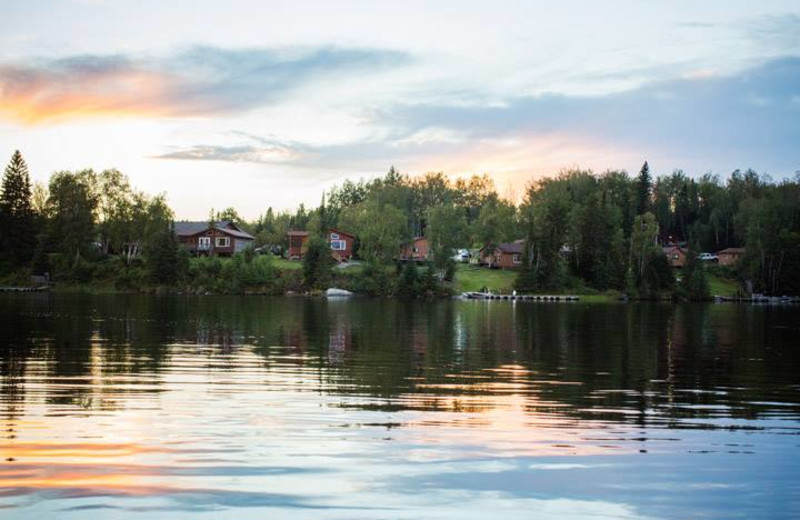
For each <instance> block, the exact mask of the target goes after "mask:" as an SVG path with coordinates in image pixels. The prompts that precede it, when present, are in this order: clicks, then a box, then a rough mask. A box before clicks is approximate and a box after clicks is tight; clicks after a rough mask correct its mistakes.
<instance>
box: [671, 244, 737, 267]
mask: <svg viewBox="0 0 800 520" xmlns="http://www.w3.org/2000/svg"><path fill="white" fill-rule="evenodd" d="M662 250H663V251H664V255H666V257H667V260H668V261H669V265H671V266H672V267H683V266H685V265H686V261H687V259H688V255H689V250H688V249H686V248H685V247H681V246H679V245H677V244H670V245H668V246H665V247H663V248H662ZM742 256H744V248H743V247H729V248H727V249H723V250H722V251H718V252H717V253H716V260H714V261H715V262H717V263H719V265H735V264H736V263H737V262H738V261H739V260H740V259H741V258H742Z"/></svg>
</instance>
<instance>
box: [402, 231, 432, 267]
mask: <svg viewBox="0 0 800 520" xmlns="http://www.w3.org/2000/svg"><path fill="white" fill-rule="evenodd" d="M428 251H429V248H428V239H427V237H416V238H415V239H414V240H412V241H411V242H410V243H408V244H403V246H402V247H400V260H405V261H409V260H411V261H414V262H423V261H425V260H427V259H428Z"/></svg>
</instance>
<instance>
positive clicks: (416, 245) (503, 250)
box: [175, 220, 744, 269]
mask: <svg viewBox="0 0 800 520" xmlns="http://www.w3.org/2000/svg"><path fill="white" fill-rule="evenodd" d="M175 234H176V235H177V237H178V240H179V242H180V244H181V245H182V246H183V247H185V248H186V249H187V250H189V251H190V252H191V253H193V254H197V255H203V254H212V253H213V254H216V255H221V256H230V255H233V254H234V253H238V252H240V251H244V250H245V249H246V248H248V247H251V246H252V245H253V244H254V243H255V237H254V236H253V235H251V234H249V233H247V232H246V231H244V230H243V229H241V228H240V227H239V226H238V225H236V224H235V223H234V222H231V221H228V220H222V221H219V222H216V223H214V224H211V223H209V222H176V223H175ZM287 235H288V239H289V249H288V251H287V253H288V258H289V259H290V260H300V259H302V258H303V256H305V254H306V251H307V250H308V239H309V236H310V235H309V233H308V232H307V231H289V232H288V233H287ZM325 240H326V241H327V243H328V244H329V246H330V251H331V256H332V257H333V258H334V259H335V260H336V261H339V262H344V261H348V260H350V259H352V257H353V251H354V249H355V242H356V236H355V235H354V234H352V233H349V232H347V231H343V230H341V229H336V228H330V229H328V230H327V232H326V234H325ZM524 247H525V241H524V240H523V239H520V240H514V241H513V242H505V243H502V244H498V245H491V246H486V247H484V248H482V249H480V250H479V251H477V254H475V255H474V256H473V258H472V259H471V260H472V261H473V262H474V263H478V264H480V265H485V266H487V267H491V268H500V269H514V268H516V267H520V266H521V265H522V253H523V248H524ZM663 251H664V255H666V257H667V259H668V260H669V263H670V265H671V266H672V267H683V266H684V265H686V261H687V255H688V253H689V251H688V250H687V249H686V248H683V247H681V246H679V245H677V244H672V245H669V246H666V247H664V248H663ZM429 255H430V247H429V245H428V239H427V238H426V237H416V238H414V239H413V240H412V241H411V242H409V243H407V244H404V245H403V246H402V247H401V248H400V251H399V254H398V259H399V260H401V261H414V262H424V261H427V260H428V258H429ZM743 255H744V248H741V247H729V248H727V249H723V250H722V251H719V252H717V254H716V257H717V260H716V261H718V262H719V264H720V265H734V264H735V263H737V262H738V261H739V259H740V258H741V257H742V256H743Z"/></svg>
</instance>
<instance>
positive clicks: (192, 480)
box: [0, 343, 798, 519]
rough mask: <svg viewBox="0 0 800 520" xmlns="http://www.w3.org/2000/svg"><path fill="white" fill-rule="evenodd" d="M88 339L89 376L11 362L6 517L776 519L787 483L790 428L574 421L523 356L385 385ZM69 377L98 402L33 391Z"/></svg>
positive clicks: (281, 352) (290, 366) (214, 351)
mask: <svg viewBox="0 0 800 520" xmlns="http://www.w3.org/2000/svg"><path fill="white" fill-rule="evenodd" d="M98 345H99V346H98ZM102 345H103V343H99V344H96V345H95V346H93V347H92V350H91V352H92V357H91V371H90V372H91V378H90V379H87V380H84V381H76V380H75V379H74V378H64V380H63V382H62V381H61V380H59V379H58V378H52V377H50V378H47V379H46V380H45V379H43V378H42V377H41V376H40V373H39V371H40V370H41V369H42V368H43V367H42V366H40V365H37V364H35V363H34V364H32V365H31V368H30V369H29V371H28V372H27V373H26V374H25V379H26V396H27V397H26V402H25V416H24V419H19V420H12V421H11V422H10V423H9V424H10V425H11V427H12V428H13V430H14V431H15V432H16V434H15V435H16V436H15V438H13V439H5V440H4V443H3V447H2V449H0V452H2V453H1V454H0V455H2V457H3V459H5V460H6V462H4V463H3V466H2V469H0V482H2V487H3V491H2V492H0V504H2V505H5V506H9V507H11V508H12V509H10V510H7V511H10V512H11V514H12V517H19V518H23V517H25V518H29V517H32V516H35V515H37V514H46V513H54V514H57V515H58V517H59V518H73V517H75V518H78V517H81V518H86V517H89V518H95V517H96V518H105V517H113V518H126V517H133V516H141V517H143V518H147V517H151V516H149V515H156V514H157V515H166V514H167V512H168V513H169V514H170V516H171V517H176V518H179V517H181V516H182V515H183V516H185V517H186V518H196V517H198V516H203V515H206V516H208V517H209V518H242V517H249V516H252V517H253V518H260V517H262V514H263V513H262V512H260V511H262V510H263V508H269V510H275V511H276V512H280V514H286V515H289V514H291V516H292V517H297V518H320V517H326V518H356V517H358V518H406V517H408V518H419V517H426V518H487V517H490V516H493V515H496V514H499V513H500V512H502V514H503V515H504V516H507V517H509V518H530V517H531V516H532V515H533V517H536V518H587V517H592V518H631V519H633V518H651V517H653V518H655V517H662V516H668V517H681V516H684V517H685V515H688V516H691V513H693V512H694V511H695V509H694V508H697V507H700V508H709V510H712V511H717V512H719V511H722V512H731V511H734V510H735V511H737V512H739V511H744V512H747V511H750V512H751V513H753V514H754V515H755V516H764V515H766V516H771V517H775V518H777V517H779V516H780V515H781V514H785V515H786V517H787V518H788V517H790V516H791V515H790V514H789V513H790V512H791V508H789V509H786V510H780V509H777V506H773V505H771V503H772V500H774V499H779V498H781V497H783V498H785V497H787V496H795V497H796V496H798V495H797V493H798V484H797V479H793V478H792V476H797V475H796V471H797V470H796V467H795V466H794V464H793V461H792V460H791V458H787V457H785V450H787V449H792V448H793V444H796V443H795V442H794V441H792V437H783V438H782V437H780V436H776V435H772V434H767V432H759V431H746V430H744V431H742V430H732V431H728V430H725V429H722V430H711V431H704V430H680V429H678V430H667V429H664V428H660V427H652V428H647V427H646V428H637V427H636V426H635V425H630V424H626V423H624V422H613V421H602V420H598V421H589V420H580V419H574V418H571V417H569V415H566V414H561V413H560V409H564V408H567V407H568V406H567V405H566V404H564V403H560V404H559V403H557V402H550V401H547V400H545V399H543V398H542V397H541V396H540V395H539V393H538V391H537V386H536V385H531V383H530V381H531V377H534V376H535V374H532V373H531V371H530V370H529V369H527V368H525V367H523V366H521V365H499V366H497V367H495V368H493V369H488V370H484V371H481V372H480V373H475V374H474V375H473V376H472V377H470V376H469V374H467V375H458V374H452V377H447V378H445V380H452V383H451V382H444V383H430V384H426V383H425V382H424V381H419V382H417V384H416V386H415V389H414V391H413V392H410V393H406V394H402V395H398V396H396V397H393V398H390V399H383V398H379V397H374V396H370V395H369V394H368V393H363V392H360V391H358V387H357V385H356V386H355V387H352V388H351V389H350V390H349V391H345V390H346V388H345V387H342V386H340V382H339V381H337V380H335V379H333V380H331V379H330V378H329V377H328V374H326V370H327V369H324V368H319V367H316V366H314V360H313V358H311V357H309V356H307V355H305V354H292V353H291V351H290V350H287V349H286V348H282V347H274V348H273V349H271V350H272V355H271V356H269V359H270V363H269V365H268V366H265V363H264V358H262V357H261V356H258V355H255V354H254V353H253V348H252V347H250V346H247V345H238V346H237V347H236V350H234V351H232V352H226V351H223V350H219V349H218V348H217V347H204V346H199V345H174V346H172V347H171V354H170V361H169V364H168V365H167V366H166V367H165V368H164V369H163V370H162V371H160V372H159V373H158V374H151V373H141V374H133V373H117V374H107V373H106V374H103V367H104V366H106V362H107V361H108V359H107V358H106V357H105V355H106V351H105V350H104V347H103V346H102ZM337 348H338V347H337ZM343 348H344V347H343ZM534 379H535V377H534ZM540 382H541V383H542V384H545V385H546V384H559V383H560V382H559V381H550V380H544V379H543V380H541V381H540ZM561 383H563V382H561ZM566 383H568V384H578V383H576V382H572V383H570V382H566ZM156 384H157V385H158V387H159V390H160V391H159V392H156V393H154V392H152V391H150V390H151V389H152V388H153V385H156ZM80 386H89V387H91V388H92V389H93V392H94V393H95V394H98V395H101V396H102V401H103V402H106V403H108V402H110V403H113V405H114V406H113V411H105V409H103V408H92V407H89V408H87V407H81V406H79V405H63V404H62V405H53V404H48V403H47V402H46V401H44V400H43V399H46V397H47V396H48V395H49V394H50V393H51V392H53V391H56V390H57V391H63V390H64V389H65V387H67V388H69V387H72V388H77V387H80ZM385 404H393V405H395V406H398V407H399V408H397V409H396V410H395V411H386V410H384V409H383V408H382V407H381V406H380V405H385ZM372 405H379V406H377V407H376V408H373V407H372ZM11 423H13V424H11ZM759 424H760V425H761V426H764V425H765V424H768V422H763V423H759ZM787 433H788V432H787ZM640 450H645V451H647V452H648V453H640ZM720 467H725V468H728V469H729V470H731V471H726V472H720V471H719V468H720ZM742 467H746V468H747V470H746V471H741V470H739V471H736V470H734V469H735V468H742ZM749 472H754V474H753V475H751V474H749ZM755 474H757V475H758V477H757V478H755V477H754V475H755ZM687 490H690V491H691V496H700V495H702V497H703V499H702V501H700V502H699V501H697V500H693V499H687V498H686V496H687V495H686V492H687ZM656 492H657V496H658V500H655V499H653V498H652V497H653V496H654V493H656ZM732 492H733V493H735V495H731V493H732ZM764 493H766V494H767V496H766V497H765V496H764V495H763V494H764ZM732 496H733V497H734V498H733V499H732V498H731V497H732ZM770 497H772V498H770ZM726 501H731V502H730V503H728V502H726ZM320 508H324V509H320ZM739 508H742V509H739ZM721 516H725V515H724V514H723V515H721Z"/></svg>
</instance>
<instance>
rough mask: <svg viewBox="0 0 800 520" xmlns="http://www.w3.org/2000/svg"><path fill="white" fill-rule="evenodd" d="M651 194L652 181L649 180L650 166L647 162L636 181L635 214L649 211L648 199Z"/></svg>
mask: <svg viewBox="0 0 800 520" xmlns="http://www.w3.org/2000/svg"><path fill="white" fill-rule="evenodd" d="M652 194H653V181H652V179H651V178H650V166H649V165H648V164H647V161H645V162H644V164H643V165H642V169H641V170H640V171H639V177H638V178H637V179H636V214H637V215H642V214H644V213H646V212H647V211H649V210H650V198H651V196H652Z"/></svg>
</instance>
